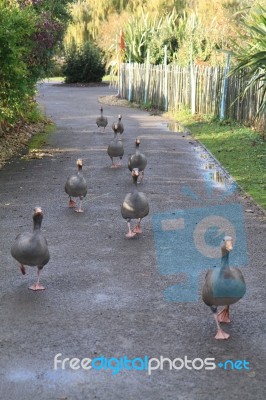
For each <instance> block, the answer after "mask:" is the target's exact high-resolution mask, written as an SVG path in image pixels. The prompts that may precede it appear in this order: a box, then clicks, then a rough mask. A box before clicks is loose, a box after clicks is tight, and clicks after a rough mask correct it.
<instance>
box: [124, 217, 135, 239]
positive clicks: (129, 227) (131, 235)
mask: <svg viewBox="0 0 266 400" xmlns="http://www.w3.org/2000/svg"><path fill="white" fill-rule="evenodd" d="M127 226H128V233H127V234H126V238H127V239H131V238H133V237H134V236H135V235H136V233H135V232H134V231H132V230H131V226H130V220H129V221H127Z"/></svg>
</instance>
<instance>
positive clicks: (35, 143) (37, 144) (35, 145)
mask: <svg viewBox="0 0 266 400" xmlns="http://www.w3.org/2000/svg"><path fill="white" fill-rule="evenodd" d="M54 130H55V125H54V124H52V123H49V124H47V125H46V126H45V131H44V132H41V133H37V134H35V135H33V136H32V137H31V139H30V141H29V143H28V149H29V152H31V151H33V150H40V149H41V148H42V147H44V146H45V145H46V144H47V140H48V136H49V135H50V133H52V132H53V131H54Z"/></svg>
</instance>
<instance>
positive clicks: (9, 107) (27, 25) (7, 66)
mask: <svg viewBox="0 0 266 400" xmlns="http://www.w3.org/2000/svg"><path fill="white" fill-rule="evenodd" d="M34 29H35V15H34V13H33V12H32V10H30V9H24V10H19V8H18V7H12V6H10V5H9V4H8V2H6V1H0V124H2V125H3V123H4V122H9V123H10V122H13V121H14V120H15V119H16V118H17V116H18V115H21V114H22V113H23V112H24V111H25V109H26V108H27V105H28V102H29V100H30V98H31V96H32V95H33V93H34V88H33V86H32V83H31V77H30V73H29V70H28V65H27V62H26V59H27V58H28V57H29V55H30V54H31V52H32V49H33V42H32V38H31V37H32V34H33V33H34Z"/></svg>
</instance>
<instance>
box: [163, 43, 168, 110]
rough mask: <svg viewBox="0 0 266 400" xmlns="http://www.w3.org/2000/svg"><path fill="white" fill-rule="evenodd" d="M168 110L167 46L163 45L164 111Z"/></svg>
mask: <svg viewBox="0 0 266 400" xmlns="http://www.w3.org/2000/svg"><path fill="white" fill-rule="evenodd" d="M167 110H168V68H167V46H164V111H167Z"/></svg>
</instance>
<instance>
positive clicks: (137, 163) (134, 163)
mask: <svg viewBox="0 0 266 400" xmlns="http://www.w3.org/2000/svg"><path fill="white" fill-rule="evenodd" d="M135 144H136V153H135V154H132V155H131V156H129V158H128V169H129V170H130V171H132V170H133V169H134V168H138V169H139V172H140V182H142V180H143V178H144V169H145V167H146V165H147V157H146V156H145V155H144V154H142V153H140V151H139V145H140V139H139V138H137V139H136V140H135Z"/></svg>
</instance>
